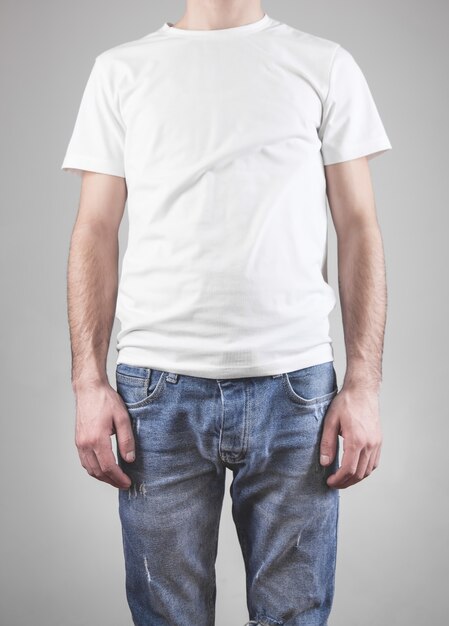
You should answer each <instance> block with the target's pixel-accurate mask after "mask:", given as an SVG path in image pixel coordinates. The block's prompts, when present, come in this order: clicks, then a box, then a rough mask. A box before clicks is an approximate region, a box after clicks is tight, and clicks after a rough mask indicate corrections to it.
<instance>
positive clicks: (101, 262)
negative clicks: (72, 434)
mask: <svg viewBox="0 0 449 626" xmlns="http://www.w3.org/2000/svg"><path fill="white" fill-rule="evenodd" d="M126 198H127V187H126V180H125V178H123V177H120V176H112V175H108V174H100V173H96V172H88V171H85V172H83V176H82V185H81V194H80V203H79V209H78V215H77V219H76V222H75V225H74V228H73V233H72V238H71V243H70V252H69V259H68V273H67V305H68V318H69V328H70V342H71V351H72V372H71V380H72V388H73V391H74V393H75V396H76V405H77V408H76V439H75V443H76V446H77V448H78V453H79V456H80V460H81V464H82V465H83V467H84V468H85V469H86V470H87V471H88V473H89V474H90V475H91V476H94V477H96V478H98V479H99V480H103V481H105V482H108V483H109V484H111V485H113V486H115V487H118V488H122V489H126V488H128V487H129V486H130V482H131V481H130V479H129V477H128V476H127V475H126V474H125V473H124V472H123V471H122V470H121V468H120V467H119V466H118V465H117V463H116V460H115V456H114V453H113V451H112V447H111V440H110V437H111V436H112V435H113V434H116V435H117V443H118V447H119V451H120V454H121V455H122V457H123V458H124V459H125V460H129V461H132V460H133V457H132V456H130V457H129V458H128V456H127V455H128V454H129V453H132V452H134V437H133V432H132V427H131V423H130V419H129V414H128V412H127V410H126V407H125V405H124V403H123V401H122V399H121V398H120V396H119V395H118V394H117V392H116V391H115V389H114V388H113V387H111V385H110V384H109V381H108V377H107V371H106V362H107V354H108V348H109V343H110V338H111V332H112V327H113V323H114V317H115V308H116V301H117V285H118V258H119V257H118V253H119V246H118V231H119V227H120V222H121V220H122V217H123V212H124V208H125V203H126Z"/></svg>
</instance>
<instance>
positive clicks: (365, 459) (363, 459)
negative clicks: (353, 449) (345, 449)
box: [343, 449, 371, 489]
mask: <svg viewBox="0 0 449 626" xmlns="http://www.w3.org/2000/svg"><path fill="white" fill-rule="evenodd" d="M370 458H371V453H370V451H369V450H366V449H363V450H361V452H360V457H359V462H358V465H357V469H356V471H355V474H354V476H352V478H349V479H348V480H346V481H345V482H344V483H343V484H344V487H343V488H344V489H346V488H347V487H351V485H355V484H356V483H359V482H360V481H362V480H363V479H364V478H365V477H366V469H367V467H368V463H369V461H370Z"/></svg>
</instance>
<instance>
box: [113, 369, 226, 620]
mask: <svg viewBox="0 0 449 626" xmlns="http://www.w3.org/2000/svg"><path fill="white" fill-rule="evenodd" d="M170 376H171V377H172V378H170V379H169V381H168V382H164V383H163V385H164V387H163V388H162V390H161V387H160V386H159V387H158V390H157V392H156V397H155V399H154V400H151V401H150V402H148V404H145V402H146V400H144V401H143V406H139V407H138V408H132V403H130V405H129V406H130V407H131V408H130V409H129V413H130V419H131V423H132V426H133V431H134V436H135V441H136V460H135V461H134V462H133V463H130V464H129V463H126V462H125V461H124V460H123V459H122V458H121V457H119V462H120V466H121V467H122V469H123V470H124V471H125V473H127V474H128V475H129V476H130V477H131V479H132V485H131V487H130V488H129V489H128V490H120V491H119V513H120V520H121V525H122V536H123V548H124V556H125V568H126V594H127V599H128V604H129V607H130V610H131V613H132V618H133V621H134V624H135V625H136V626H192V624H195V626H213V624H214V619H215V599H216V586H215V559H216V554H217V541H218V529H219V521H220V515H221V509H222V502H223V495H224V485H225V467H224V466H223V465H222V464H221V462H220V459H219V457H218V455H217V454H216V449H215V448H214V446H215V444H216V442H217V441H218V432H217V431H216V421H215V419H214V418H215V415H214V413H213V410H212V408H213V405H212V404H211V403H210V400H208V393H207V392H208V390H207V389H206V388H205V387H204V386H202V384H203V383H198V384H196V380H195V379H194V378H193V377H188V380H186V379H185V378H184V377H177V376H176V375H170ZM123 380H124V381H125V380H126V379H124V378H123ZM134 387H135V385H134ZM120 390H121V392H122V394H123V396H124V397H125V398H126V394H127V393H128V391H127V388H126V387H125V385H124V384H122V386H121V387H120ZM142 393H143V394H144V393H145V392H142ZM129 398H131V399H135V389H134V396H133V397H132V396H131V391H130V392H129ZM141 404H142V403H141Z"/></svg>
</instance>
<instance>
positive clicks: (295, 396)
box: [282, 361, 338, 407]
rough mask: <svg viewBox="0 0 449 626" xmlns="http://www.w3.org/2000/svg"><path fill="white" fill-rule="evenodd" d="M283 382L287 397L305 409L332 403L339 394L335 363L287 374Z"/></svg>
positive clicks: (305, 368) (320, 364)
mask: <svg viewBox="0 0 449 626" xmlns="http://www.w3.org/2000/svg"><path fill="white" fill-rule="evenodd" d="M282 380H283V387H284V390H285V393H286V394H287V397H288V398H289V399H290V400H291V401H292V402H294V403H295V404H298V405H301V406H304V407H311V406H315V405H318V404H321V403H326V402H330V401H331V400H332V398H333V397H334V396H335V395H336V394H337V392H338V386H337V375H336V372H335V368H334V364H333V361H328V362H326V363H319V364H318V365H311V366H309V367H304V368H301V369H298V370H294V371H292V372H286V373H284V374H283V375H282Z"/></svg>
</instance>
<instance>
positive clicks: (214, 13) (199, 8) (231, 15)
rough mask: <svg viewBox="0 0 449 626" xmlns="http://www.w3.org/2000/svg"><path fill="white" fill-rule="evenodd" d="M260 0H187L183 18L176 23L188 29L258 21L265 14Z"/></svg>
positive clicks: (177, 25)
mask: <svg viewBox="0 0 449 626" xmlns="http://www.w3.org/2000/svg"><path fill="white" fill-rule="evenodd" d="M264 13H265V12H264V10H263V9H262V7H261V3H260V0H244V1H242V0H215V1H211V0H187V3H186V10H185V12H184V15H183V16H182V18H181V19H180V20H179V21H178V22H176V23H175V24H174V26H175V27H176V28H184V29H186V30H216V29H222V28H233V27H235V26H243V25H245V24H250V23H252V22H256V21H257V20H259V19H261V18H262V17H263V16H264Z"/></svg>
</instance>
